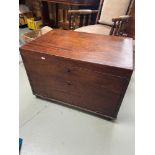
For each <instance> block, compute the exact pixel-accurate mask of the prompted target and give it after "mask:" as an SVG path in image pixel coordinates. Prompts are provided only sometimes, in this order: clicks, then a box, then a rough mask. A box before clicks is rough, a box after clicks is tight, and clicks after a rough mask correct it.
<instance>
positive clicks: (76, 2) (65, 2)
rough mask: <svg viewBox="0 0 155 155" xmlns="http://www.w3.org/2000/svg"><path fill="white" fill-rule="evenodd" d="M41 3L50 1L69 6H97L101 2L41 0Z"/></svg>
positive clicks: (95, 0)
mask: <svg viewBox="0 0 155 155" xmlns="http://www.w3.org/2000/svg"><path fill="white" fill-rule="evenodd" d="M41 1H48V2H54V3H61V4H67V5H78V6H79V5H87V6H88V5H90V6H91V5H97V4H98V3H99V1H100V0H41Z"/></svg>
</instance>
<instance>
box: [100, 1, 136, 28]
mask: <svg viewBox="0 0 155 155" xmlns="http://www.w3.org/2000/svg"><path fill="white" fill-rule="evenodd" d="M133 1H134V0H101V2H100V8H99V9H100V10H99V13H100V14H99V15H98V16H97V22H98V23H102V24H107V25H112V19H113V18H115V17H119V16H123V15H127V14H129V13H130V8H131V6H132V4H133Z"/></svg>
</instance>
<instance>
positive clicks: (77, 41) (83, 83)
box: [20, 30, 133, 119]
mask: <svg viewBox="0 0 155 155" xmlns="http://www.w3.org/2000/svg"><path fill="white" fill-rule="evenodd" d="M132 46H133V45H132V39H131V38H123V37H115V36H104V35H96V34H89V33H82V32H75V31H65V30H52V31H50V32H48V33H47V34H45V35H43V36H41V37H39V38H37V39H36V40H34V41H31V42H29V43H27V44H25V45H23V46H22V47H21V48H20V53H21V56H22V59H23V62H24V65H25V69H26V72H27V75H28V78H29V82H30V85H31V88H32V92H33V94H34V95H36V96H38V97H41V98H44V99H48V100H54V101H58V103H62V104H64V105H67V106H70V107H75V108H78V109H81V110H84V111H87V112H91V113H92V114H97V115H98V116H103V117H108V118H111V119H114V118H116V117H117V114H118V111H119V108H120V105H121V102H122V100H123V97H124V94H125V92H126V89H127V87H128V84H129V81H130V78H131V75H132V72H133V47H132Z"/></svg>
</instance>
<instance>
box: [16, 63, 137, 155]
mask: <svg viewBox="0 0 155 155" xmlns="http://www.w3.org/2000/svg"><path fill="white" fill-rule="evenodd" d="M19 71H20V72H19V75H20V99H19V103H20V105H19V106H20V122H19V123H20V137H21V138H23V145H22V148H21V153H20V154H21V155H134V75H133V76H132V79H131V82H130V84H129V87H128V89H127V92H126V95H125V98H124V100H123V103H122V106H121V108H120V111H119V114H118V118H117V120H116V121H115V122H111V121H107V120H104V119H101V118H98V117H95V116H92V115H90V114H86V113H84V112H80V111H77V110H73V109H70V108H67V107H64V106H61V105H58V104H54V103H51V102H48V101H44V100H41V99H38V98H36V97H35V96H33V95H32V92H31V88H30V85H29V82H28V78H27V75H26V72H25V69H24V65H23V64H22V63H20V65H19Z"/></svg>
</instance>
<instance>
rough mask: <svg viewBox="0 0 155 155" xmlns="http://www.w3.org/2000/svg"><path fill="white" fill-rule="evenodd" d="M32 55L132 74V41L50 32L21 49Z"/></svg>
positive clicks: (84, 34)
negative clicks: (45, 55)
mask: <svg viewBox="0 0 155 155" xmlns="http://www.w3.org/2000/svg"><path fill="white" fill-rule="evenodd" d="M21 50H24V51H27V52H29V51H33V52H39V53H44V54H48V55H53V56H56V57H62V58H66V59H70V60H75V61H79V62H87V63H91V64H95V65H98V66H102V67H104V68H106V69H108V68H109V67H111V68H113V69H118V70H119V71H120V70H127V71H132V70H133V40H132V39H131V38H124V37H116V36H105V35H98V34H90V33H83V32H75V31H67V30H52V31H50V32H48V33H47V34H45V35H43V36H41V37H39V38H37V39H36V40H34V41H31V42H29V43H28V44H25V45H24V46H22V47H21Z"/></svg>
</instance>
